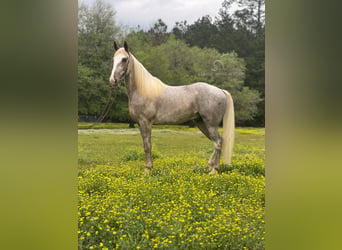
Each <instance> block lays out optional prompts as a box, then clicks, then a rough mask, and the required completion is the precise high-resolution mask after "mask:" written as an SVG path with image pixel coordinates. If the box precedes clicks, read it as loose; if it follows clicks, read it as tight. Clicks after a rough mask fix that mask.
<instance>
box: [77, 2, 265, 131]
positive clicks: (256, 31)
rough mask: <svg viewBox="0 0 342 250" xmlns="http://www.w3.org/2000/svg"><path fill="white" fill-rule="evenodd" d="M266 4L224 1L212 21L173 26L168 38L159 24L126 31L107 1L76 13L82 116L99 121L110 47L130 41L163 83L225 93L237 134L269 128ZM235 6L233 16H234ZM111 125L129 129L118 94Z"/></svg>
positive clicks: (125, 103) (125, 107)
mask: <svg viewBox="0 0 342 250" xmlns="http://www.w3.org/2000/svg"><path fill="white" fill-rule="evenodd" d="M264 5H265V2H264V0H224V1H223V2H222V7H221V9H220V11H219V13H218V16H217V17H216V18H215V19H214V20H213V19H212V18H211V17H210V16H203V17H201V18H199V19H198V20H197V21H195V22H194V23H193V24H188V23H187V21H186V20H184V21H180V22H176V23H175V25H174V27H172V29H170V31H168V27H167V25H166V24H165V23H164V22H163V20H162V19H158V20H157V21H156V22H155V23H154V24H153V25H151V27H150V28H149V29H148V30H144V29H141V28H140V27H136V28H130V27H123V26H120V25H118V24H117V23H116V21H115V14H116V12H115V10H114V9H113V7H112V6H111V5H109V4H107V3H105V2H104V1H103V0H97V1H96V2H95V3H94V4H93V5H90V6H89V5H86V4H81V5H80V6H79V17H78V18H79V23H78V112H79V115H91V116H94V115H99V114H100V113H101V112H102V109H103V108H104V106H105V104H106V103H107V98H108V92H109V89H110V86H109V83H108V78H109V74H110V72H111V69H112V63H113V62H112V57H113V53H114V50H113V41H114V40H116V41H118V42H119V43H120V42H123V40H126V41H127V42H128V44H129V46H130V48H131V51H132V53H133V54H134V55H135V57H136V58H137V59H138V60H139V61H140V62H141V63H142V64H143V65H144V66H145V67H146V69H147V70H148V71H150V72H151V73H152V74H153V75H154V76H157V77H158V78H159V79H161V80H162V81H163V82H165V83H167V84H169V85H174V86H176V85H186V84H191V83H194V82H199V81H201V82H207V83H210V84H212V85H215V86H217V87H219V88H223V89H226V90H228V91H229V92H230V93H231V94H232V97H233V99H234V104H235V112H236V122H237V125H240V126H264V122H265V109H264V97H265V87H264V86H265V85H264V82H265V77H264V72H265V67H264V65H265V64H264V59H265V53H264V51H265V47H264V41H265V40H264V31H265V25H264ZM233 6H235V7H234V9H235V11H232V9H233ZM112 98H115V101H114V105H113V106H112V108H111V110H110V112H109V113H108V117H107V120H111V121H120V122H132V121H131V120H130V117H129V114H128V99H127V95H126V89H125V86H124V84H122V85H121V86H120V87H119V88H118V89H116V91H115V92H114V96H113V97H112Z"/></svg>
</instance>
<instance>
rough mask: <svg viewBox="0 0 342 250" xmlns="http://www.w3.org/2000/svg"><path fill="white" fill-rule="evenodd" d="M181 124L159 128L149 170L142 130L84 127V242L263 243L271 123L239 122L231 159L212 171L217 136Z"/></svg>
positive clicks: (88, 245) (90, 245)
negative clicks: (266, 126)
mask: <svg viewBox="0 0 342 250" xmlns="http://www.w3.org/2000/svg"><path fill="white" fill-rule="evenodd" d="M176 128H177V129H176V130H173V129H172V128H169V130H167V131H165V130H156V131H154V133H153V143H154V145H153V146H154V148H156V150H157V151H155V152H158V151H159V150H160V152H162V153H163V157H162V156H161V155H160V154H159V153H157V154H158V156H159V157H155V160H154V168H153V170H152V173H151V175H150V176H148V177H145V176H144V175H143V169H144V157H142V156H143V154H142V151H143V150H142V145H140V147H138V146H137V147H135V146H134V147H133V148H132V147H131V146H129V145H135V144H136V143H140V144H141V140H138V139H137V136H139V134H138V133H139V132H138V131H137V130H136V129H133V130H131V129H125V130H123V129H116V130H115V129H114V131H113V130H95V131H94V130H89V131H87V130H82V131H80V134H79V149H80V150H79V154H80V158H81V159H83V161H82V162H80V169H79V177H78V197H79V205H78V215H79V229H78V238H79V247H80V248H81V249H106V248H108V249H113V248H114V249H152V248H162V249H244V248H245V249H264V248H265V240H264V236H265V222H264V217H265V179H264V174H265V172H264V169H265V168H264V132H265V130H264V129H254V128H248V129H246V128H245V129H240V128H237V129H236V145H235V150H234V155H233V162H232V165H231V166H225V165H222V166H221V173H220V174H219V175H217V176H214V177H212V176H209V175H208V167H207V161H208V158H209V156H210V152H209V150H208V149H209V148H212V147H213V146H212V143H211V142H210V141H209V140H208V139H206V138H204V136H202V135H201V134H200V133H195V131H194V130H192V129H188V128H186V127H185V129H180V128H179V126H177V127H176ZM105 152H107V154H104V153H105ZM94 163H95V164H94Z"/></svg>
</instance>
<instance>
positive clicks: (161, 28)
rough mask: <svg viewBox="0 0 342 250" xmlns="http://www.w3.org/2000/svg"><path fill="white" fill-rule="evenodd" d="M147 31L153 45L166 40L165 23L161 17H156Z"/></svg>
mask: <svg viewBox="0 0 342 250" xmlns="http://www.w3.org/2000/svg"><path fill="white" fill-rule="evenodd" d="M147 33H148V34H149V35H150V36H151V38H152V44H153V45H154V46H157V45H160V44H162V43H164V42H166V40H167V38H168V33H167V25H166V24H165V23H164V22H163V21H162V20H161V19H158V20H157V22H155V23H154V24H153V26H152V27H151V28H150V29H149V30H148V32H147Z"/></svg>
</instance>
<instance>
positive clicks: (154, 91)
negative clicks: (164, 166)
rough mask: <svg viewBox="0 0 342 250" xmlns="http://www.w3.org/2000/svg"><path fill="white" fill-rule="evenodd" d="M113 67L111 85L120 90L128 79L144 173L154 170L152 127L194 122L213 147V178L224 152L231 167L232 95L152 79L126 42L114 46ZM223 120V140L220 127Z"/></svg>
mask: <svg viewBox="0 0 342 250" xmlns="http://www.w3.org/2000/svg"><path fill="white" fill-rule="evenodd" d="M114 49H115V53H114V58H113V60H114V63H113V70H112V73H111V75H110V78H109V81H110V83H111V85H112V86H118V85H119V82H120V80H121V79H122V78H125V81H126V88H127V94H128V100H129V113H130V115H131V117H132V119H133V120H134V121H135V122H137V123H138V125H139V129H140V133H141V136H142V139H143V142H144V150H145V153H146V168H145V173H146V174H148V173H149V172H150V170H151V169H152V167H153V162H152V156H151V130H152V124H177V123H183V122H186V121H189V120H193V121H194V123H195V124H196V125H197V126H198V128H199V129H200V130H201V131H202V132H203V134H205V135H206V136H207V137H208V138H209V139H210V140H211V141H212V142H213V143H214V147H215V149H214V152H213V154H212V156H211V158H210V160H209V162H208V165H209V169H210V174H216V173H217V171H218V170H219V167H220V155H221V149H222V151H223V159H224V162H225V163H226V164H230V163H231V157H232V150H233V144H234V104H233V99H232V97H231V95H230V94H229V93H228V92H227V91H225V90H222V89H219V88H217V87H214V86H212V85H209V84H206V83H202V82H198V83H194V84H191V85H186V86H177V87H176V86H168V85H166V84H164V83H163V82H162V81H161V80H159V79H158V78H156V77H154V76H152V75H151V74H150V73H149V72H148V71H147V70H146V69H145V68H144V66H143V65H142V64H141V63H140V62H139V61H138V60H137V59H136V58H135V57H134V56H133V55H132V53H130V51H129V50H128V45H127V43H126V42H125V43H124V48H120V49H119V48H118V46H117V44H116V43H115V42H114ZM222 120H223V138H222V137H221V136H220V134H219V131H218V127H219V125H220V123H221V121H222Z"/></svg>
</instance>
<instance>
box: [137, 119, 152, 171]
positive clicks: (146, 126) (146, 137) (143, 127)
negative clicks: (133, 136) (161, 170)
mask: <svg viewBox="0 0 342 250" xmlns="http://www.w3.org/2000/svg"><path fill="white" fill-rule="evenodd" d="M139 129H140V133H141V137H142V139H143V142H144V151H145V155H146V166H145V174H149V173H150V171H151V169H152V168H153V162H152V145H151V130H152V123H151V122H148V121H139Z"/></svg>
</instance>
